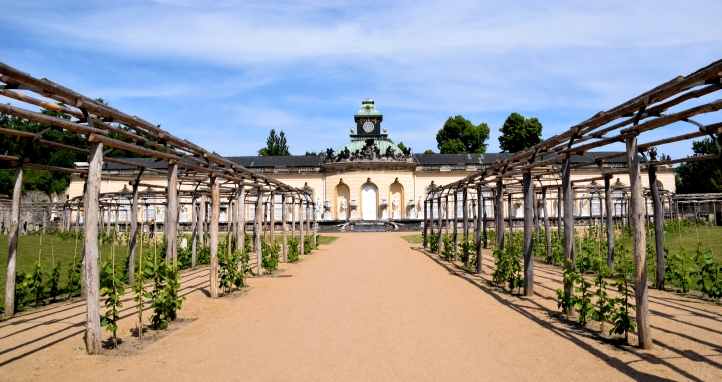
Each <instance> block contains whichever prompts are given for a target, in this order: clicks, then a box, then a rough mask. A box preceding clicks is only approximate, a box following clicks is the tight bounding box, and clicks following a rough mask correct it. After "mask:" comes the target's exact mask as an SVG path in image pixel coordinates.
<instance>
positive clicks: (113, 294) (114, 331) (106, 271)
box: [100, 261, 125, 347]
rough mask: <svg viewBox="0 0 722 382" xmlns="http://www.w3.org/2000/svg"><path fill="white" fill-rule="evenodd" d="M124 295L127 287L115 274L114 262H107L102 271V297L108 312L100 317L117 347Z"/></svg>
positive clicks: (101, 322)
mask: <svg viewBox="0 0 722 382" xmlns="http://www.w3.org/2000/svg"><path fill="white" fill-rule="evenodd" d="M123 293H125V286H124V284H123V280H122V279H120V278H119V277H118V275H117V274H116V273H115V268H114V266H113V262H112V261H108V262H105V263H104V264H103V265H102V267H101V269H100V296H101V297H103V298H105V302H104V305H105V308H106V311H105V313H104V314H103V315H102V316H101V317H100V324H101V325H102V326H103V327H104V328H105V329H106V330H108V331H109V332H110V333H111V336H112V339H113V346H115V347H117V346H118V320H120V308H121V307H122V306H123V303H122V296H123Z"/></svg>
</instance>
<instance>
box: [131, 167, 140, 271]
mask: <svg viewBox="0 0 722 382" xmlns="http://www.w3.org/2000/svg"><path fill="white" fill-rule="evenodd" d="M142 176H143V169H141V170H140V172H139V173H138V176H137V177H136V178H135V182H133V189H132V194H131V202H130V233H129V235H128V284H129V285H134V282H135V259H136V257H137V252H138V248H137V246H138V183H140V178H141V177H142Z"/></svg>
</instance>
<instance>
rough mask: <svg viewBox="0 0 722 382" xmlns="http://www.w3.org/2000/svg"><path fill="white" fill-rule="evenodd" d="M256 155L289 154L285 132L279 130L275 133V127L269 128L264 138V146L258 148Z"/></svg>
mask: <svg viewBox="0 0 722 382" xmlns="http://www.w3.org/2000/svg"><path fill="white" fill-rule="evenodd" d="M258 155H261V156H287V155H291V154H290V153H289V151H288V143H287V142H286V134H285V133H284V132H283V131H281V132H280V133H279V134H276V130H275V129H271V132H270V133H269V134H268V138H266V147H264V148H262V149H260V150H258Z"/></svg>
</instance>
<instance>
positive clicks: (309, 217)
mask: <svg viewBox="0 0 722 382" xmlns="http://www.w3.org/2000/svg"><path fill="white" fill-rule="evenodd" d="M311 220H313V209H312V207H311V202H309V201H306V234H307V235H310V237H311V242H313V236H312V235H313V231H312V230H311Z"/></svg>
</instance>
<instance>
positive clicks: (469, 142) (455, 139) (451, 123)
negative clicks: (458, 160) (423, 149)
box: [436, 115, 489, 154]
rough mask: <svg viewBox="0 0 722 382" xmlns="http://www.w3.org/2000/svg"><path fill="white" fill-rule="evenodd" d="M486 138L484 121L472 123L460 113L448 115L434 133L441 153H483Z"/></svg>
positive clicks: (487, 132) (487, 128)
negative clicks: (476, 123)
mask: <svg viewBox="0 0 722 382" xmlns="http://www.w3.org/2000/svg"><path fill="white" fill-rule="evenodd" d="M487 139H489V126H488V125H487V124H486V123H483V122H482V123H480V124H478V125H474V124H473V123H471V121H469V120H468V119H466V118H464V117H462V116H460V115H457V116H454V117H449V118H448V119H447V120H446V122H445V123H444V127H442V128H441V129H440V130H439V131H438V132H437V133H436V143H437V144H438V148H439V151H441V153H442V154H460V153H473V154H483V153H485V152H486V140H487Z"/></svg>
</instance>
